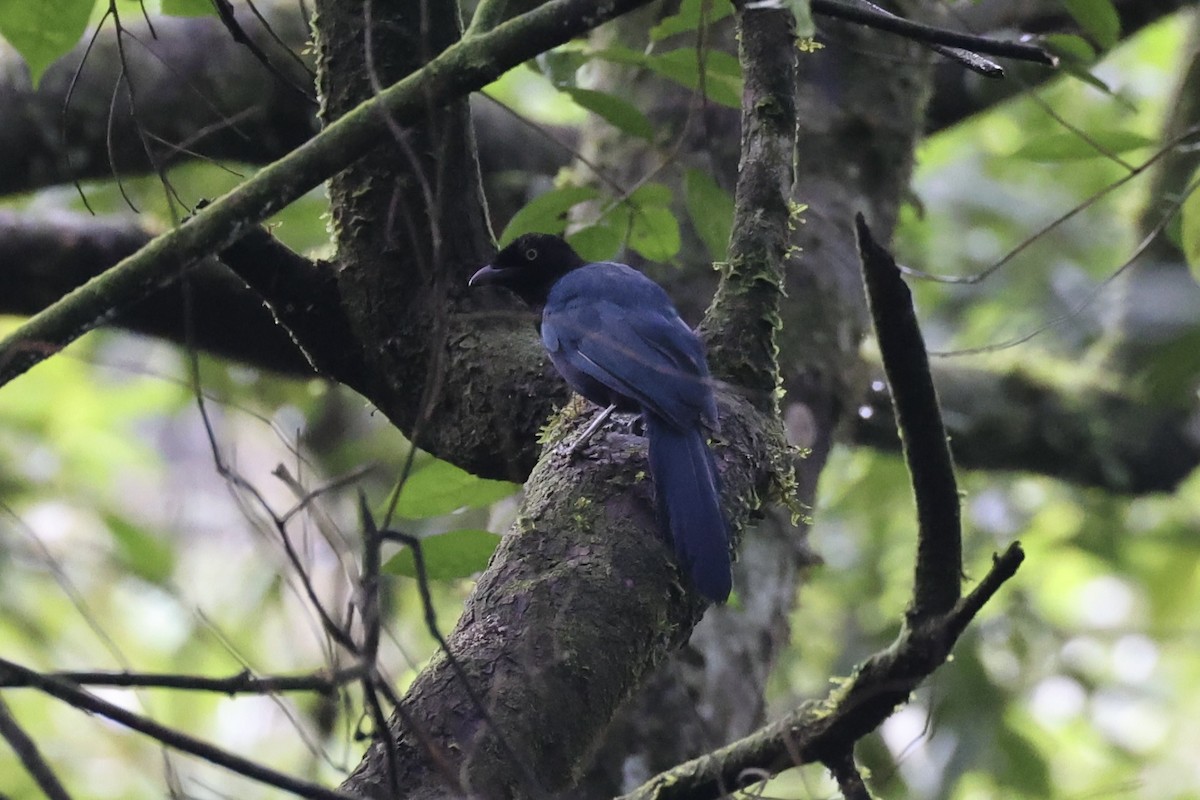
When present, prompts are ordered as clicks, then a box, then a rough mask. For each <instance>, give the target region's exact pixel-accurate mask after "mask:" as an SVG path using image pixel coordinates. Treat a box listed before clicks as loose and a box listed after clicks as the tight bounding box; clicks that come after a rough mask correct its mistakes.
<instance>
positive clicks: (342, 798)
mask: <svg viewBox="0 0 1200 800" xmlns="http://www.w3.org/2000/svg"><path fill="white" fill-rule="evenodd" d="M4 673H8V674H9V675H14V676H16V679H18V680H20V681H22V682H23V683H25V684H26V685H28V686H31V687H33V688H35V689H38V690H39V691H41V692H44V693H45V694H48V695H50V696H51V697H55V698H57V699H59V700H62V701H63V702H64V703H67V704H69V705H71V706H74V707H75V708H78V709H80V710H81V711H87V712H89V713H91V714H96V715H98V716H101V717H104V718H105V719H109V720H112V721H113V722H116V723H117V724H119V725H123V726H125V727H126V728H129V729H131V730H135V731H137V732H138V733H142V734H145V735H146V736H149V737H150V738H151V739H154V740H155V741H157V742H160V743H162V744H164V745H166V746H167V747H169V748H171V749H173V750H178V751H180V752H183V753H190V754H191V755H194V756H196V757H198V758H202V759H204V760H205V761H208V762H209V763H211V764H216V765H217V766H220V767H224V768H225V769H227V770H229V771H231V772H236V773H237V774H239V775H244V776H245V777H247V778H250V779H251V780H255V781H258V782H259V783H263V784H266V785H268V786H274V787H276V788H279V789H283V790H284V791H287V792H291V793H292V794H295V795H298V796H300V797H308V798H314V799H315V800H355V798H353V797H352V796H351V795H348V794H346V793H344V792H339V791H337V790H334V789H330V788H328V787H325V786H321V785H320V784H316V783H311V782H309V781H302V780H300V779H298V778H295V777H293V776H291V775H287V774H285V773H283V772H279V771H277V770H273V769H271V768H270V767H265V766H263V765H262V764H258V763H256V762H253V761H250V760H249V759H246V758H243V757H242V756H239V755H236V754H234V753H230V752H229V751H227V750H222V749H221V748H219V747H216V746H215V745H211V744H209V743H208V742H203V741H201V740H199V739H196V738H194V737H191V736H188V735H187V734H185V733H180V732H179V731H177V730H175V729H174V728H170V727H167V726H166V725H163V724H161V723H158V722H155V721H154V720H152V719H149V718H147V717H144V716H142V715H141V714H135V713H133V712H132V711H127V710H125V709H124V708H121V707H120V706H117V705H113V704H112V703H109V702H107V701H105V700H101V699H100V698H99V697H96V696H95V695H93V694H90V693H89V692H86V691H84V690H83V689H80V688H79V687H78V686H75V685H74V684H71V683H69V682H68V681H64V680H62V679H61V678H55V677H53V676H50V675H43V674H41V673H39V672H35V671H34V670H31V669H29V668H27V667H23V666H21V665H20V664H16V663H14V662H12V661H9V660H8V659H4V658H0V675H2V674H4Z"/></svg>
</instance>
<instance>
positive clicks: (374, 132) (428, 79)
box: [0, 0, 647, 386]
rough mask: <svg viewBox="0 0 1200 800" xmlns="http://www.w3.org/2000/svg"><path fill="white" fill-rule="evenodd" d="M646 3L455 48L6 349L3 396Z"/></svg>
mask: <svg viewBox="0 0 1200 800" xmlns="http://www.w3.org/2000/svg"><path fill="white" fill-rule="evenodd" d="M645 2H647V0H610V2H608V3H605V4H601V5H599V6H597V5H596V4H595V3H593V2H589V0H552V2H549V3H546V4H545V5H543V6H540V7H539V8H537V9H536V10H534V11H531V12H530V13H528V14H526V15H523V16H522V17H519V18H517V19H514V20H510V21H509V22H506V23H504V24H503V25H500V26H499V27H497V28H495V29H493V30H491V31H489V32H487V33H483V34H480V35H478V36H476V37H473V38H471V39H466V40H462V41H460V42H459V43H458V44H455V45H453V46H451V47H449V48H447V49H446V50H445V51H443V52H442V53H441V54H439V55H438V56H437V57H436V58H435V59H434V60H433V61H431V62H430V63H429V64H428V65H427V66H426V67H425V68H424V69H422V70H421V71H419V72H417V73H413V74H411V75H409V76H408V77H406V78H404V79H403V80H401V81H399V82H398V83H397V84H395V85H393V86H391V87H389V88H388V89H387V90H385V91H384V92H383V93H382V94H380V95H379V96H378V97H377V98H374V99H372V100H368V101H366V102H364V103H362V104H361V105H360V106H359V107H357V108H356V109H355V110H354V111H352V112H350V113H348V114H346V115H345V116H343V117H341V118H340V119H338V120H337V121H335V122H333V123H331V124H330V125H329V126H328V127H327V128H326V129H325V130H324V131H323V132H322V133H321V134H320V135H319V136H317V137H316V138H314V139H312V140H310V141H308V142H307V143H305V144H304V145H301V146H300V147H299V148H297V149H296V150H294V151H293V152H292V153H291V154H289V155H288V156H285V157H284V158H282V159H280V160H279V161H276V162H275V163H274V164H272V165H270V166H268V167H266V168H264V169H263V170H262V171H261V172H259V173H258V174H257V175H255V176H254V177H253V178H250V179H249V180H247V181H245V182H244V183H243V184H241V185H240V186H239V187H238V188H236V189H234V190H233V191H231V192H230V193H229V194H226V195H225V196H224V197H222V198H220V199H219V200H217V201H216V202H214V203H213V204H212V205H211V206H210V207H209V208H206V209H204V210H203V211H202V212H200V213H199V214H197V215H196V216H195V217H193V218H192V219H190V220H188V221H187V222H184V223H183V224H182V225H180V226H179V227H178V228H176V229H174V230H172V231H170V232H168V233H165V234H163V235H161V236H159V237H157V238H155V239H154V240H153V241H151V242H150V243H149V244H147V245H146V246H145V247H144V248H142V249H141V250H140V251H138V253H136V254H135V255H133V256H131V257H129V258H127V259H125V260H124V261H122V262H121V263H120V264H118V265H117V266H116V267H113V268H112V269H111V270H109V271H108V272H107V273H105V274H104V275H103V276H101V277H98V278H95V279H93V280H92V281H89V282H88V283H87V284H85V285H84V286H82V287H80V288H79V289H77V290H75V291H74V292H72V293H71V294H69V295H67V296H66V297H64V298H63V299H62V300H60V301H58V302H57V303H55V304H54V305H53V306H51V307H49V308H47V309H45V310H43V311H42V312H40V313H39V314H37V315H36V316H35V317H33V318H32V319H30V320H29V321H27V322H26V323H25V324H23V325H22V326H21V327H20V328H18V329H17V330H16V331H15V332H13V333H12V334H11V335H10V336H9V337H7V338H6V339H4V340H3V341H0V386H3V385H4V384H6V383H8V382H9V381H11V380H12V379H13V378H15V377H17V376H18V375H20V374H22V373H23V372H25V371H26V370H28V369H29V368H30V367H32V366H33V365H35V364H37V363H39V362H40V361H42V360H44V359H46V358H48V357H49V356H50V355H52V354H54V353H55V352H57V351H58V350H59V349H60V348H61V347H63V346H64V345H66V344H68V343H70V342H72V341H74V340H75V339H76V338H78V337H79V336H80V335H82V334H83V333H85V332H86V331H88V330H91V329H92V328H94V327H96V326H97V325H100V324H103V323H104V322H106V321H108V320H110V319H111V318H112V317H113V316H114V315H115V314H116V313H118V312H119V311H121V310H123V309H124V308H126V307H127V306H128V305H129V304H130V303H132V302H134V301H136V300H139V299H141V298H143V297H145V296H146V295H147V294H149V293H150V292H151V291H152V290H153V289H155V288H157V287H159V286H161V285H163V284H165V283H167V282H169V281H171V280H173V279H174V278H176V277H177V276H179V275H180V274H182V273H183V272H184V271H185V270H186V269H187V268H188V267H190V266H192V265H193V264H194V263H195V261H196V260H197V259H199V258H200V257H202V256H204V255H206V254H208V253H211V252H214V251H219V250H222V249H224V248H226V247H228V246H229V245H231V244H232V243H233V242H235V241H237V239H238V238H240V236H241V235H243V234H244V233H245V231H246V230H247V229H248V228H249V227H250V226H252V225H255V224H257V223H259V222H261V221H262V220H263V219H265V218H266V217H267V216H269V215H270V214H272V213H274V212H275V211H278V210H279V209H281V208H283V207H285V206H286V205H288V204H289V203H291V202H292V201H294V200H296V199H298V198H299V197H300V196H302V195H303V194H304V193H305V192H307V191H309V190H310V189H312V188H313V187H315V186H316V185H317V184H318V183H320V182H321V181H322V180H324V179H326V178H328V177H329V176H330V175H333V174H334V173H336V172H338V171H340V170H342V169H344V168H345V167H347V166H349V165H350V164H351V163H353V162H354V161H355V160H357V159H358V158H359V157H361V155H362V154H363V153H364V152H366V151H368V150H370V149H371V148H373V147H375V146H377V145H379V144H381V143H383V142H384V141H385V140H387V138H388V135H389V127H388V120H389V119H391V120H395V121H401V122H403V121H415V120H417V119H419V116H420V115H421V114H422V113H424V111H425V109H426V108H427V106H428V104H429V103H445V102H448V101H449V100H450V99H452V98H455V97H461V96H463V95H465V94H467V93H468V92H471V91H474V90H477V89H479V88H481V87H482V86H483V85H484V84H486V83H488V82H489V81H491V80H493V79H495V78H497V77H499V76H500V75H501V74H502V73H503V72H505V71H506V70H507V69H509V68H511V67H513V66H516V65H517V64H519V63H521V62H523V61H525V60H527V59H529V58H532V57H534V56H535V55H537V54H539V53H542V52H544V51H546V50H548V49H550V48H551V47H554V46H555V45H558V44H561V43H563V42H565V41H567V40H569V39H570V38H571V37H572V36H574V35H576V34H578V33H582V32H583V31H586V30H589V29H591V28H592V27H595V26H596V25H599V24H600V23H601V22H604V21H605V20H608V19H611V18H612V17H614V16H617V15H618V14H621V13H623V12H625V11H627V10H629V9H630V8H634V7H636V6H638V5H641V4H643V3H645Z"/></svg>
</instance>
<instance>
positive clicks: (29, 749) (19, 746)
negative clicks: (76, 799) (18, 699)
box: [0, 697, 71, 800]
mask: <svg viewBox="0 0 1200 800" xmlns="http://www.w3.org/2000/svg"><path fill="white" fill-rule="evenodd" d="M0 738H2V739H4V740H5V741H6V742H8V745H9V747H11V748H12V750H13V752H14V753H16V755H17V758H18V759H20V761H21V763H22V764H23V765H24V766H25V771H26V772H28V773H29V775H30V777H32V778H33V780H34V782H35V783H36V784H37V785H38V788H39V789H41V790H42V793H43V794H45V795H46V797H47V798H48V800H71V795H70V794H69V793H68V792H67V789H66V787H64V786H63V785H62V781H60V780H59V779H58V776H57V775H55V774H54V770H52V769H51V768H50V765H49V764H47V763H46V759H45V758H44V757H43V756H42V754H41V752H40V751H39V750H38V746H37V743H36V742H34V741H33V739H32V738H30V736H29V734H27V733H25V730H24V729H23V728H22V727H21V726H20V725H18V724H17V721H16V720H15V719H13V715H12V713H11V712H10V711H9V710H8V704H7V703H5V702H4V698H2V697H0Z"/></svg>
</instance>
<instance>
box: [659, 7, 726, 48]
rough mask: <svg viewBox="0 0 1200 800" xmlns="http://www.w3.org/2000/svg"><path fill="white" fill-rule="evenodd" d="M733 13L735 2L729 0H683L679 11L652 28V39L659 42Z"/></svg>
mask: <svg viewBox="0 0 1200 800" xmlns="http://www.w3.org/2000/svg"><path fill="white" fill-rule="evenodd" d="M706 7H707V8H706ZM732 13H733V4H732V3H730V2H729V0H683V2H682V3H680V4H679V11H678V12H677V13H675V14H672V15H671V16H669V17H663V19H662V20H661V21H659V23H658V24H657V25H655V26H654V27H653V28H651V29H650V41H652V42H659V41H662V40H663V39H666V38H667V37H668V36H675V35H676V34H679V33H686V32H687V31H694V30H696V29H697V28H699V27H700V26H701V25H702V24H707V25H711V24H713V23H714V22H716V21H717V20H720V19H724V18H725V17H728V16H729V15H730V14H732Z"/></svg>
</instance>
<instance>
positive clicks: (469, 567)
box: [382, 528, 500, 581]
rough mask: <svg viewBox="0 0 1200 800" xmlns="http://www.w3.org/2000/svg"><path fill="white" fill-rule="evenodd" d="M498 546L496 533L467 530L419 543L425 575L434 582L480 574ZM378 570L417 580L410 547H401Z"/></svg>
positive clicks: (429, 537)
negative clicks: (401, 548)
mask: <svg viewBox="0 0 1200 800" xmlns="http://www.w3.org/2000/svg"><path fill="white" fill-rule="evenodd" d="M498 544H500V535H499V534H496V533H492V532H491V531H483V530H477V529H470V528H465V529H462V530H457V531H449V532H448V533H439V534H435V535H433V536H426V537H425V538H424V539H422V540H421V555H422V557H423V560H424V562H425V576H426V577H427V578H429V579H430V580H434V581H449V580H456V579H458V578H467V577H470V576H471V575H474V574H475V573H477V572H482V571H483V570H484V568H486V567H487V563H488V559H490V558H491V557H492V552H493V551H494V550H495V549H496V546H497V545H498ZM382 570H383V572H385V573H387V574H389V575H404V576H406V577H409V578H415V577H417V565H416V559H415V558H414V556H413V551H412V548H409V547H405V548H404V549H403V550H401V551H400V552H399V553H396V555H394V556H392V557H391V558H389V559H388V560H387V561H386V562H385V563H384V565H383V567H382Z"/></svg>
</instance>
